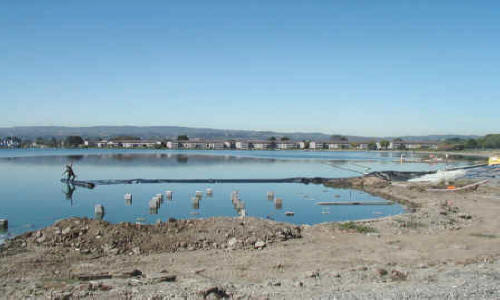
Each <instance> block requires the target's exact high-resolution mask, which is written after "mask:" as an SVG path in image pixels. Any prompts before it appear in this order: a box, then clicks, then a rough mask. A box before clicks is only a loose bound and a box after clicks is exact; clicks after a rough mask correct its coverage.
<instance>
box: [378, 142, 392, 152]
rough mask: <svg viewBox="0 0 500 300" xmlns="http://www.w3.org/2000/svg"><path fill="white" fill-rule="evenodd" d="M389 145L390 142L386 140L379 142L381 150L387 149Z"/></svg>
mask: <svg viewBox="0 0 500 300" xmlns="http://www.w3.org/2000/svg"><path fill="white" fill-rule="evenodd" d="M390 144H391V142H389V141H388V140H381V141H380V147H381V148H383V149H386V150H387V148H389V145H390Z"/></svg>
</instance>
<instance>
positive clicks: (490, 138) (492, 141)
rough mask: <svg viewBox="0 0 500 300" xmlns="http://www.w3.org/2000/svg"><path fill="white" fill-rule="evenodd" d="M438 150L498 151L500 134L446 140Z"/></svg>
mask: <svg viewBox="0 0 500 300" xmlns="http://www.w3.org/2000/svg"><path fill="white" fill-rule="evenodd" d="M440 148H441V149H442V150H464V149H499V148H500V134H488V135H485V136H484V137H480V138H478V139H467V140H466V139H460V138H451V139H446V140H445V141H444V142H443V144H442V145H441V147H440Z"/></svg>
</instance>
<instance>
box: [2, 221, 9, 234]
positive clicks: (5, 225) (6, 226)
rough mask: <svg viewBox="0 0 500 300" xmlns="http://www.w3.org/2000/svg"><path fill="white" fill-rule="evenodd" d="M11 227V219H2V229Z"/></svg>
mask: <svg viewBox="0 0 500 300" xmlns="http://www.w3.org/2000/svg"><path fill="white" fill-rule="evenodd" d="M7 229H9V220H7V219H0V231H1V230H7Z"/></svg>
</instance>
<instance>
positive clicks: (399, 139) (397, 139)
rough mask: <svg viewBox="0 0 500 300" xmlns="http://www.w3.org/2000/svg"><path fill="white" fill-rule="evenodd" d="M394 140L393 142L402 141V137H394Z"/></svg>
mask: <svg viewBox="0 0 500 300" xmlns="http://www.w3.org/2000/svg"><path fill="white" fill-rule="evenodd" d="M394 141H395V142H402V141H403V139H402V138H395V139H394Z"/></svg>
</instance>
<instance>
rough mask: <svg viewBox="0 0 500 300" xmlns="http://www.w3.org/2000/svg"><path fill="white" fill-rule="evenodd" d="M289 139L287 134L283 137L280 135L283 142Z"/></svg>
mask: <svg viewBox="0 0 500 300" xmlns="http://www.w3.org/2000/svg"><path fill="white" fill-rule="evenodd" d="M289 140H290V138H289V137H287V136H284V137H282V138H281V141H283V142H285V141H289Z"/></svg>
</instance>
